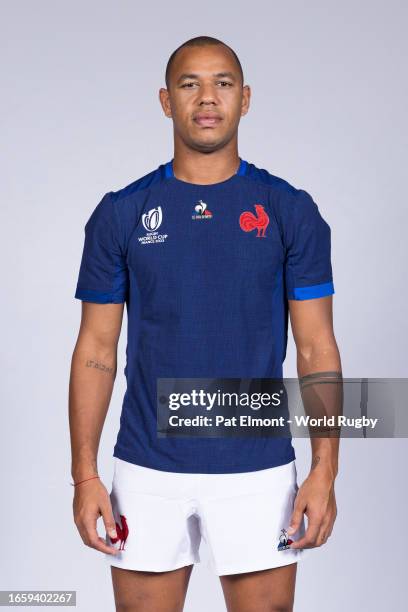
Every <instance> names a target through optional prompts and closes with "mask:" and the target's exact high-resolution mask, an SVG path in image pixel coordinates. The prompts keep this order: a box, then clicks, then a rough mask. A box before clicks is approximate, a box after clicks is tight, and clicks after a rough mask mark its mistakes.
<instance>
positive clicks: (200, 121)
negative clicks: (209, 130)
mask: <svg viewBox="0 0 408 612" xmlns="http://www.w3.org/2000/svg"><path fill="white" fill-rule="evenodd" d="M193 121H194V123H196V124H197V125H199V126H200V127H217V125H219V124H220V123H221V121H222V118H221V117H220V116H219V115H215V114H214V113H197V115H194V117H193Z"/></svg>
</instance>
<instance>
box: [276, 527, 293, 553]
mask: <svg viewBox="0 0 408 612" xmlns="http://www.w3.org/2000/svg"><path fill="white" fill-rule="evenodd" d="M281 532H282V533H281V535H280V536H279V544H278V550H286V549H287V548H290V546H289V545H290V544H292V543H293V540H291V539H290V538H289V537H288V532H287V531H286V529H281Z"/></svg>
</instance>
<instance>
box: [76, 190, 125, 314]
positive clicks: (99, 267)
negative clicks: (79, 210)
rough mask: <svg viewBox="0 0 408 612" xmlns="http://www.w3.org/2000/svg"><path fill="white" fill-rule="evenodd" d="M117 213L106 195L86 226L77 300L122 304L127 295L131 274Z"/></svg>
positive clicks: (110, 196) (110, 197)
mask: <svg viewBox="0 0 408 612" xmlns="http://www.w3.org/2000/svg"><path fill="white" fill-rule="evenodd" d="M121 243H122V241H121V231H120V225H119V218H118V212H117V210H116V209H115V205H114V202H113V201H112V194H111V193H107V194H105V195H104V197H103V198H102V200H101V201H100V202H99V204H98V205H97V206H96V208H95V209H94V211H93V212H92V214H91V216H90V217H89V219H88V221H87V223H86V225H85V240H84V246H83V251H82V259H81V265H80V269H79V275H78V281H77V286H76V291H75V296H74V297H75V298H77V299H79V300H83V301H85V302H95V303H97V304H120V303H123V302H125V301H126V298H127V293H128V270H127V264H126V257H125V253H124V249H123V245H122V244H121Z"/></svg>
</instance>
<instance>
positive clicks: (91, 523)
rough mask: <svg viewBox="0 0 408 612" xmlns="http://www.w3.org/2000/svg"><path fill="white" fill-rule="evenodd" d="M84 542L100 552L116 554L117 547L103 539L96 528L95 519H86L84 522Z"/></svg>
mask: <svg viewBox="0 0 408 612" xmlns="http://www.w3.org/2000/svg"><path fill="white" fill-rule="evenodd" d="M83 533H84V537H83V538H82V539H83V540H84V543H85V544H86V545H87V546H89V547H90V548H95V549H96V550H99V551H100V552H104V553H108V554H117V552H118V551H117V549H116V548H115V547H114V546H109V545H108V544H106V542H105V540H104V539H103V538H101V537H100V536H99V534H98V532H97V530H96V520H88V521H87V522H85V523H84V531H83Z"/></svg>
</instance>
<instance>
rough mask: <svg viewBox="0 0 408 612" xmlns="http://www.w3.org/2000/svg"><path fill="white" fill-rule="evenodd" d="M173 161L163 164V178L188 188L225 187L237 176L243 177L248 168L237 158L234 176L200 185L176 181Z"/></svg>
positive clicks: (243, 161) (244, 162)
mask: <svg viewBox="0 0 408 612" xmlns="http://www.w3.org/2000/svg"><path fill="white" fill-rule="evenodd" d="M173 161H174V158H173V159H171V160H170V161H168V162H167V163H166V164H164V176H165V178H167V179H172V180H173V181H175V182H176V183H178V184H180V185H188V186H189V187H199V188H205V187H218V186H220V185H225V184H226V183H229V182H230V181H233V180H234V179H235V178H236V177H237V176H244V175H245V174H246V170H247V167H248V162H247V161H245V160H244V159H242V158H241V157H239V166H238V170H237V171H236V173H235V174H233V175H232V176H230V177H229V178H227V179H225V180H224V181H220V182H218V183H204V184H202V183H189V182H188V181H183V180H181V179H178V178H177V177H176V176H174V170H173Z"/></svg>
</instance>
